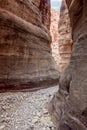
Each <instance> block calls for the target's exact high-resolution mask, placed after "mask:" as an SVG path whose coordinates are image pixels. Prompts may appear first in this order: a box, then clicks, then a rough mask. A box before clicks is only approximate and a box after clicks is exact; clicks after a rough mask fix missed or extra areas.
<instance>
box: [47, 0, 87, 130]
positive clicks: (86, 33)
mask: <svg viewBox="0 0 87 130" xmlns="http://www.w3.org/2000/svg"><path fill="white" fill-rule="evenodd" d="M63 1H64V0H63ZM65 2H66V3H67V6H68V10H69V16H70V23H71V27H72V39H73V46H72V53H71V58H70V63H69V65H68V67H67V68H66V69H65V71H64V72H63V74H62V75H61V77H60V80H59V91H58V92H57V93H56V94H55V95H54V97H53V99H52V100H51V102H50V104H49V111H50V114H51V117H52V120H53V121H54V124H55V125H56V129H57V130H87V44H86V43H87V11H86V10H87V1H86V0H65Z"/></svg>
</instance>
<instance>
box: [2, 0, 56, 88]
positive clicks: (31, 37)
mask: <svg viewBox="0 0 87 130" xmlns="http://www.w3.org/2000/svg"><path fill="white" fill-rule="evenodd" d="M49 27H50V1H49V0H37V1H36V0H3V1H1V2H0V90H2V89H25V88H30V87H37V86H40V82H42V83H45V85H48V84H51V83H52V82H55V80H56V81H57V79H58V71H57V69H56V67H55V65H54V61H53V58H52V54H51V47H50V43H51V37H50V33H49ZM44 81H45V82H44ZM46 83H47V84H46ZM36 84H37V85H36ZM45 85H44V86H45Z"/></svg>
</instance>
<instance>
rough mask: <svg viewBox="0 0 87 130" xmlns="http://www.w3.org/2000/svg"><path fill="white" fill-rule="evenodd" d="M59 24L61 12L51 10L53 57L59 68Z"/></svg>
mask: <svg viewBox="0 0 87 130" xmlns="http://www.w3.org/2000/svg"><path fill="white" fill-rule="evenodd" d="M58 22H59V11H58V10H55V9H51V26H50V33H51V36H52V43H51V48H52V56H53V58H54V60H55V62H56V64H57V68H58V66H59V60H60V55H59V44H58V38H59V36H58V35H59V34H58Z"/></svg>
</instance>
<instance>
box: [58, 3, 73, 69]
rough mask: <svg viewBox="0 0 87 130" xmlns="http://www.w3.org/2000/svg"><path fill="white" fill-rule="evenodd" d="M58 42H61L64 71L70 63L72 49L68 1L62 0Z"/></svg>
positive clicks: (61, 59)
mask: <svg viewBox="0 0 87 130" xmlns="http://www.w3.org/2000/svg"><path fill="white" fill-rule="evenodd" d="M58 33H59V36H58V44H59V55H60V60H59V68H60V71H63V70H64V69H65V68H66V67H67V65H68V64H69V60H70V56H71V49H72V35H71V27H70V18H69V12H68V9H67V5H66V2H65V1H63V2H62V6H61V9H60V18H59V24H58Z"/></svg>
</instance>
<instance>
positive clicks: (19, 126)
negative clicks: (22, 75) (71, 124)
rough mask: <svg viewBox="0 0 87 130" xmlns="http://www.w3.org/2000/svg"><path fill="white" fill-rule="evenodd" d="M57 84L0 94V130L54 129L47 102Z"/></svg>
mask: <svg viewBox="0 0 87 130" xmlns="http://www.w3.org/2000/svg"><path fill="white" fill-rule="evenodd" d="M57 90H58V86H54V87H50V88H46V89H42V90H39V91H36V92H17V93H11V92H8V93H1V94H0V130H55V129H54V127H53V123H52V122H51V119H50V116H49V113H48V110H47V104H48V102H49V101H50V100H51V98H52V96H53V94H54V93H55V92H56V91H57Z"/></svg>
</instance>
